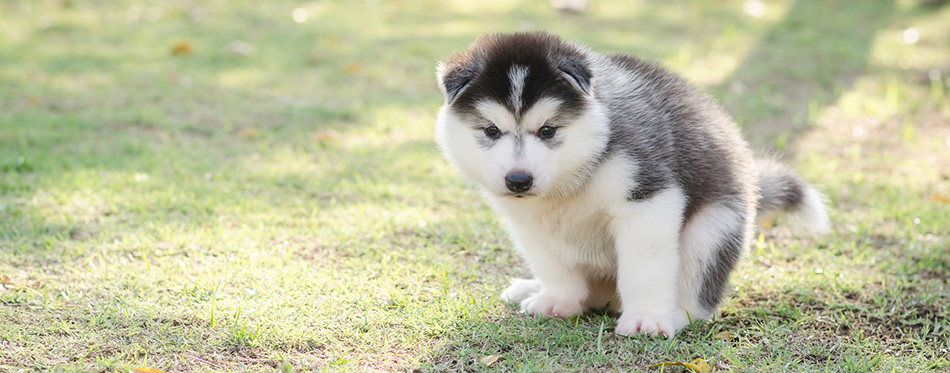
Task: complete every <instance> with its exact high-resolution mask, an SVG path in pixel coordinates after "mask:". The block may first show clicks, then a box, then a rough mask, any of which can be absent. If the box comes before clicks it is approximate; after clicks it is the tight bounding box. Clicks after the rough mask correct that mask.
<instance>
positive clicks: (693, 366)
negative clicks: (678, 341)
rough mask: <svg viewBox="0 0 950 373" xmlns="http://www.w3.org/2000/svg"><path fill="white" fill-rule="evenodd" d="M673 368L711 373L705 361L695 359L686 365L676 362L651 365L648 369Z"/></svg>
mask: <svg viewBox="0 0 950 373" xmlns="http://www.w3.org/2000/svg"><path fill="white" fill-rule="evenodd" d="M673 366H680V367H686V368H687V369H689V370H691V371H693V372H695V373H709V372H710V371H712V369H711V368H709V364H707V363H706V360H703V359H696V360H693V361H690V362H688V363H681V362H679V361H676V362H666V363H659V364H653V365H651V366H650V368H656V367H673Z"/></svg>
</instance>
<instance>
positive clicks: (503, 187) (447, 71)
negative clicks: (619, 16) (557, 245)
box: [436, 34, 608, 198]
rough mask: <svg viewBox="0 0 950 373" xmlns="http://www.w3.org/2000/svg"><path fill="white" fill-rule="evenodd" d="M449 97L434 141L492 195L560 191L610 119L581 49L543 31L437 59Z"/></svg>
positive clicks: (599, 145) (600, 143) (582, 174)
mask: <svg viewBox="0 0 950 373" xmlns="http://www.w3.org/2000/svg"><path fill="white" fill-rule="evenodd" d="M438 78H439V85H440V87H441V88H442V91H443V93H444V94H445V97H446V103H445V105H444V106H443V107H442V109H441V110H440V111H439V115H438V118H437V122H436V141H437V143H438V144H439V147H440V148H441V149H442V152H443V154H445V156H446V158H448V159H449V160H450V161H451V162H452V163H453V164H454V165H455V166H456V167H457V168H458V169H459V170H460V171H461V172H462V173H463V174H464V175H465V176H466V177H468V178H469V179H471V180H472V181H473V182H475V183H476V184H478V185H480V186H481V187H483V188H484V189H485V190H487V191H488V192H489V193H492V194H494V195H497V196H504V197H512V198H524V197H534V196H544V195H547V194H549V193H555V194H556V193H564V192H568V191H569V190H571V189H572V188H574V187H576V186H578V184H580V183H583V181H584V180H585V178H586V173H587V172H588V170H586V169H585V166H589V165H590V164H591V163H592V162H593V160H594V159H596V158H597V157H598V156H599V155H600V154H601V153H602V152H603V150H604V148H605V146H606V137H607V132H608V129H607V121H606V119H605V117H604V115H603V111H602V110H601V108H600V106H599V105H598V104H597V102H596V101H595V100H594V99H593V97H592V96H591V94H590V70H589V69H588V68H587V65H586V56H585V55H584V54H583V53H581V52H580V50H579V49H576V47H573V46H571V45H568V44H566V43H564V42H562V41H560V40H559V39H556V38H554V37H552V36H549V35H546V34H515V35H507V36H490V37H483V38H482V39H479V40H478V41H477V42H476V43H475V44H474V45H473V46H472V47H471V49H470V50H469V51H467V52H464V53H463V54H460V55H458V56H456V57H455V58H453V59H450V60H449V61H447V62H445V63H442V64H440V65H439V69H438Z"/></svg>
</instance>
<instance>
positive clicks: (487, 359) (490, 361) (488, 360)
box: [479, 355, 501, 366]
mask: <svg viewBox="0 0 950 373" xmlns="http://www.w3.org/2000/svg"><path fill="white" fill-rule="evenodd" d="M498 359H501V355H488V356H485V357H483V358H482V359H481V360H479V361H480V362H481V363H482V364H485V366H491V365H492V364H493V363H494V362H496V361H498Z"/></svg>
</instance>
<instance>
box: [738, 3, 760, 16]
mask: <svg viewBox="0 0 950 373" xmlns="http://www.w3.org/2000/svg"><path fill="white" fill-rule="evenodd" d="M742 11H743V12H745V14H748V15H750V16H752V17H755V18H759V17H761V16H763V15H765V3H763V2H761V1H759V0H747V1H746V2H744V3H742Z"/></svg>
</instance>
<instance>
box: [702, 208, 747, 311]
mask: <svg viewBox="0 0 950 373" xmlns="http://www.w3.org/2000/svg"><path fill="white" fill-rule="evenodd" d="M738 215H739V216H744V214H742V213H739V214H738ZM744 232H745V218H744V217H743V218H742V219H741V220H740V221H739V224H738V225H737V226H736V227H733V228H732V231H730V232H729V233H728V234H726V235H725V236H723V237H722V238H721V239H722V242H720V243H719V247H717V248H716V253H715V254H714V255H713V257H712V261H710V262H709V263H708V264H706V269H705V271H706V275H705V276H704V277H705V280H704V281H703V287H702V289H700V293H699V303H700V304H701V305H702V306H703V307H704V308H706V309H707V310H712V309H714V308H716V305H718V304H719V301H720V300H721V299H722V292H723V290H724V289H725V288H726V284H727V283H728V281H729V273H731V272H732V269H733V268H734V267H735V266H736V261H737V260H738V259H739V256H740V255H741V254H742V248H743V247H744V245H743V241H744V238H745V236H744Z"/></svg>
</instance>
